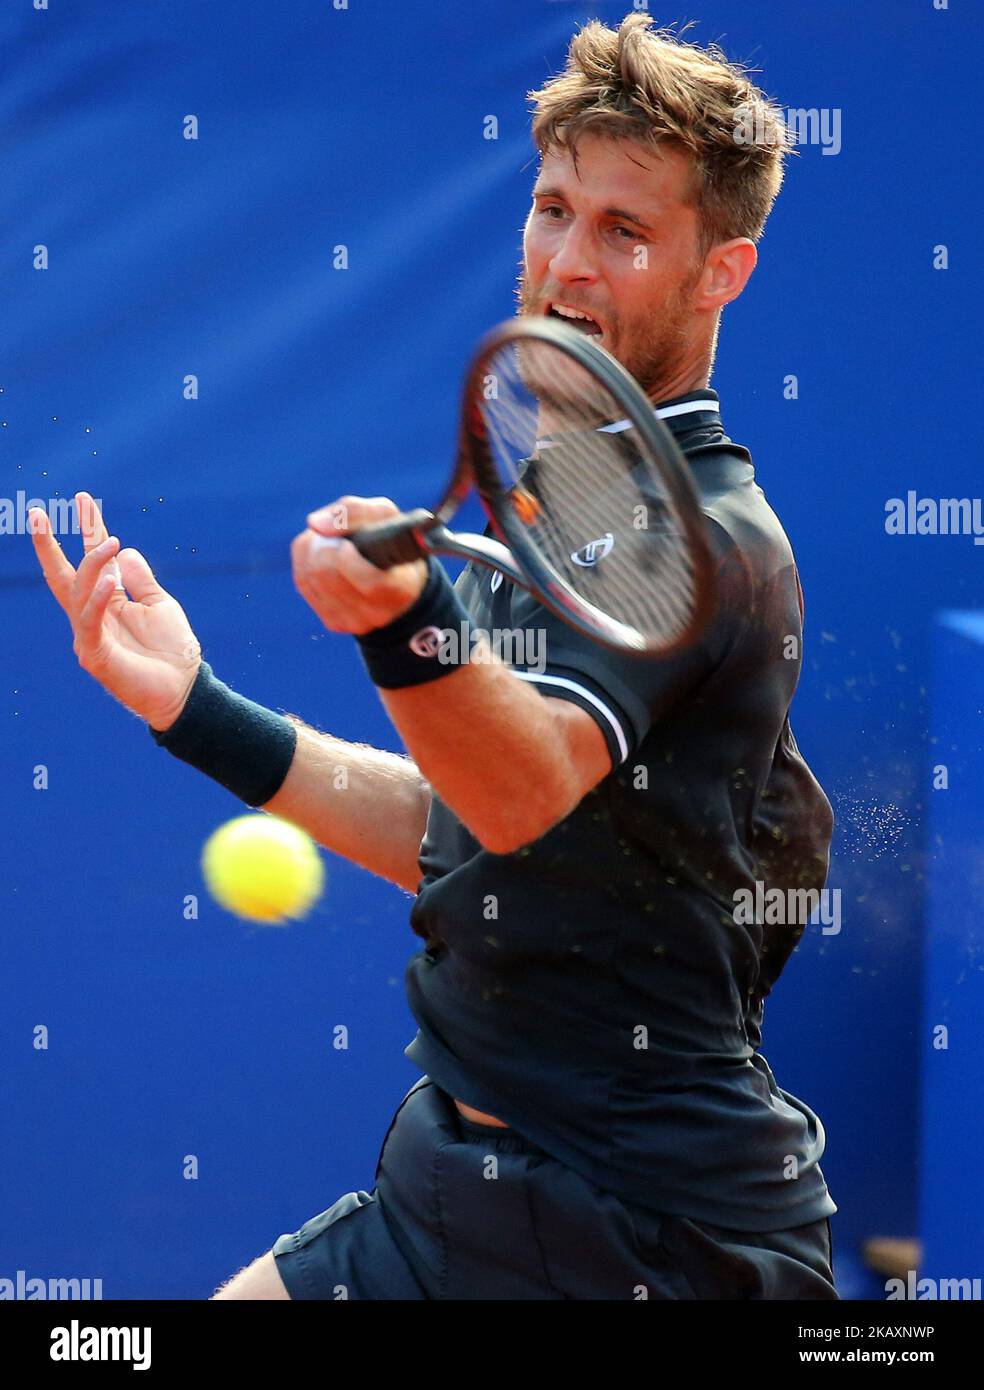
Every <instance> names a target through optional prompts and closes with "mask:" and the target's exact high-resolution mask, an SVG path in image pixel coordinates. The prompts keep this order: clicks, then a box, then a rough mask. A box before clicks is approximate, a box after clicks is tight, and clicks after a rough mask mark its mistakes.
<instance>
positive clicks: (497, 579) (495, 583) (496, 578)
mask: <svg viewBox="0 0 984 1390" xmlns="http://www.w3.org/2000/svg"><path fill="white" fill-rule="evenodd" d="M501 583H502V570H496V571H495V573H494V574H493V576H492V583H491V584H490V585H489V588H490V589H491V590H492V592H493V593H495V591H496V589H498V587H499V585H500V584H501Z"/></svg>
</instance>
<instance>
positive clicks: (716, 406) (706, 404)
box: [536, 400, 721, 449]
mask: <svg viewBox="0 0 984 1390" xmlns="http://www.w3.org/2000/svg"><path fill="white" fill-rule="evenodd" d="M720 409H721V402H720V401H719V400H717V401H713V400H704V401H681V402H680V404H679V405H664V406H660V407H659V409H658V410H654V411H653V414H654V415H655V416H656V417H657V419H659V420H669V419H670V418H671V417H673V416H676V415H692V414H693V413H694V412H695V411H698V410H710V411H713V412H714V413H717V412H718V411H719V410H720ZM631 428H632V421H631V420H616V421H615V423H614V425H599V426H598V433H599V434H618V433H619V432H620V431H621V430H628V429H631ZM556 442H557V441H556V440H553V439H538V440H537V441H536V447H537V448H538V449H544V448H546V449H549V448H550V447H551V446H552V445H553V444H555V443H556Z"/></svg>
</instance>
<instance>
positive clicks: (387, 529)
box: [348, 507, 434, 570]
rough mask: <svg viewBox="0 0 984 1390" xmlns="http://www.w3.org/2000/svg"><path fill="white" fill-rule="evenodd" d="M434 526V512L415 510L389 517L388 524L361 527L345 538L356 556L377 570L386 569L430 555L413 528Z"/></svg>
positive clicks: (381, 523)
mask: <svg viewBox="0 0 984 1390" xmlns="http://www.w3.org/2000/svg"><path fill="white" fill-rule="evenodd" d="M433 524H434V515H433V513H432V512H429V511H427V509H426V508H425V507H417V508H415V509H414V510H413V511H412V512H404V513H403V514H402V515H401V516H395V517H391V518H390V520H389V521H376V522H373V524H372V525H371V526H360V527H359V529H358V531H350V532H349V534H348V539H349V540H350V541H351V542H352V544H353V545H354V546H355V548H356V550H357V551H358V552H359V554H360V555H362V556H364V557H365V559H367V560H368V561H369V562H370V563H371V564H373V565H375V566H376V567H377V569H381V570H388V569H392V568H393V566H394V565H403V564H406V563H407V562H408V561H410V560H419V559H421V558H422V557H423V556H425V555H427V554H428V553H429V552H428V551H427V549H426V548H425V547H424V546H422V545H421V544H420V542H419V541H418V540H417V537H416V536H415V535H414V529H415V528H418V527H421V526H433Z"/></svg>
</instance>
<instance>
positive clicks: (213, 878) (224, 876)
mask: <svg viewBox="0 0 984 1390" xmlns="http://www.w3.org/2000/svg"><path fill="white" fill-rule="evenodd" d="M202 873H203V874H204V876H205V882H206V883H207V884H208V888H209V892H210V893H211V894H212V896H213V897H214V898H215V900H216V901H217V902H218V903H220V904H221V906H222V907H224V908H226V909H227V910H228V911H229V912H234V913H235V914H236V916H237V917H246V918H248V919H249V920H250V921H252V922H267V923H272V924H277V925H282V924H283V923H285V922H286V921H287V920H288V919H289V918H295V919H296V918H301V917H305V916H306V915H307V913H308V912H310V910H311V908H312V907H313V906H314V904H315V903H316V902H317V901H318V899H319V898H320V897H321V894H322V892H323V891H324V886H325V867H324V864H323V862H322V859H321V855H320V854H319V853H318V849H317V846H316V845H315V843H314V841H313V840H312V839H311V837H310V835H307V834H306V833H305V832H304V831H303V830H301V829H299V828H298V826H296V825H291V823H290V822H289V821H285V820H280V819H279V817H277V816H266V815H253V816H237V817H236V819H235V820H230V821H227V822H226V823H225V825H220V826H219V828H218V830H216V831H214V832H213V833H212V834H211V835H210V836H209V838H208V839H207V840H206V842H205V847H204V849H203V850H202Z"/></svg>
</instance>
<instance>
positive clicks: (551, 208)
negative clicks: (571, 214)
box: [540, 203, 564, 217]
mask: <svg viewBox="0 0 984 1390" xmlns="http://www.w3.org/2000/svg"><path fill="white" fill-rule="evenodd" d="M563 211H564V209H563V208H562V207H558V206H557V204H556V203H551V204H550V206H549V207H545V208H541V209H540V212H541V213H542V214H543V216H544V217H546V216H547V215H548V214H549V213H551V212H563Z"/></svg>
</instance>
